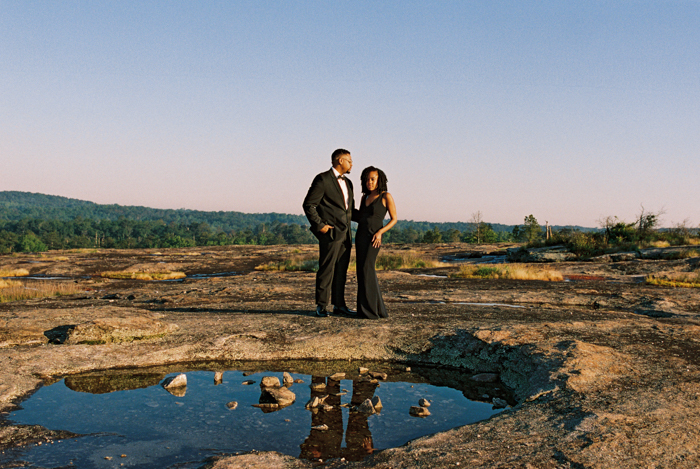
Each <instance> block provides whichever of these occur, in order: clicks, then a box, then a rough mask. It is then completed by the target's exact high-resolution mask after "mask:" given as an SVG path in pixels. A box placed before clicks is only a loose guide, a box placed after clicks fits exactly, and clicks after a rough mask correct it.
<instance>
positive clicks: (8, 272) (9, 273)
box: [0, 269, 29, 277]
mask: <svg viewBox="0 0 700 469" xmlns="http://www.w3.org/2000/svg"><path fill="white" fill-rule="evenodd" d="M27 275H29V271H28V270H27V269H0V277H26V276H27Z"/></svg>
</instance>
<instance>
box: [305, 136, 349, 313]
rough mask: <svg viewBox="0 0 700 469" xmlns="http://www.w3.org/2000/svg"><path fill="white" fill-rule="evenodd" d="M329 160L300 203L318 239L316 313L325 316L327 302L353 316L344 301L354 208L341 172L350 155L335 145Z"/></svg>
mask: <svg viewBox="0 0 700 469" xmlns="http://www.w3.org/2000/svg"><path fill="white" fill-rule="evenodd" d="M331 164H332V168H331V169H330V170H328V171H326V172H324V173H321V174H318V175H317V176H316V177H315V178H314V180H313V182H312V183H311V187H310V188H309V192H308V193H307V194H306V198H304V205H303V207H304V213H305V214H306V218H308V220H309V223H311V232H312V233H313V234H314V236H316V238H318V243H319V256H318V273H317V274H316V316H319V317H326V316H328V307H329V305H330V304H332V305H333V308H334V309H333V311H334V312H336V313H337V312H341V313H345V314H348V315H351V316H354V315H355V314H357V313H356V312H354V311H351V310H350V309H348V307H347V305H346V303H345V281H346V278H347V273H348V265H349V264H350V251H351V249H352V238H351V234H350V222H351V220H352V212H353V210H354V209H355V199H354V194H353V191H352V182H350V180H349V179H347V178H346V177H345V175H346V174H350V170H351V169H352V156H351V155H350V152H349V151H347V150H343V149H342V148H339V149H338V150H336V151H334V152H333V154H332V155H331Z"/></svg>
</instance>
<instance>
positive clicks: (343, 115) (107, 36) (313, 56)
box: [0, 0, 700, 227]
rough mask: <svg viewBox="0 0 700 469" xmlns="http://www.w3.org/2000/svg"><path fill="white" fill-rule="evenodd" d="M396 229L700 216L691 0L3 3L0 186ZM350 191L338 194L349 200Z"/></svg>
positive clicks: (698, 80)
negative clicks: (388, 217) (380, 191)
mask: <svg viewBox="0 0 700 469" xmlns="http://www.w3.org/2000/svg"><path fill="white" fill-rule="evenodd" d="M336 148H346V149H348V150H349V151H350V152H351V153H352V157H353V161H354V165H355V166H354V168H353V170H352V172H351V174H350V179H351V180H352V181H353V183H354V185H355V187H356V190H357V192H358V193H359V187H360V181H359V176H360V173H361V171H362V169H363V168H364V167H367V166H370V165H372V166H376V167H379V168H381V169H382V170H384V172H385V173H386V174H387V176H388V179H389V184H388V186H389V191H390V192H391V193H392V195H393V196H394V199H395V201H396V205H397V212H398V217H399V219H405V220H416V221H430V222H457V221H464V222H466V221H470V220H471V219H472V218H473V215H474V214H475V213H477V212H481V214H482V218H483V220H484V221H486V222H491V223H504V224H518V223H522V222H523V219H524V217H526V216H527V215H530V214H532V215H534V216H535V218H537V220H538V221H539V222H540V223H541V224H544V222H545V221H546V222H549V223H550V224H553V225H567V224H570V225H582V226H587V227H594V226H599V223H598V221H599V220H601V219H602V218H604V217H608V216H617V217H619V218H620V219H622V220H625V221H628V222H631V221H633V220H634V219H635V217H637V215H638V214H639V213H640V211H641V210H644V211H646V212H663V215H662V216H661V220H662V224H663V225H664V226H673V225H675V224H677V223H683V222H685V223H686V224H687V225H688V226H692V227H695V226H697V225H698V224H699V223H700V204H699V203H698V200H699V199H700V184H698V180H699V175H700V1H698V0H693V1H672V0H669V1H634V0H619V1H596V0H586V1H575V0H572V1H565V2H562V1H560V0H556V1H548V0H544V1H524V0H517V1H499V0H483V1H481V0H470V1H466V0H464V1H450V0H440V1H411V0H396V1H390V0H388V1H381V2H377V1H362V0H356V1H343V0H336V1H265V0H253V1H221V2H217V1H205V2H191V1H177V0H168V1H165V0H163V1H148V0H138V1H127V0H120V1H99V2H95V1H84V2H83V1H71V0H66V1H60V2H54V1H36V2H29V1H8V0H0V162H1V163H2V166H1V169H0V190H15V191H27V192H39V193H43V194H52V195H60V196H64V197H71V198H77V199H82V200H89V201H93V202H97V203H102V204H120V205H140V206H147V207H154V208H175V209H177V208H186V209H195V210H207V211H219V210H223V211H239V212H247V213H258V212H278V213H291V214H301V213H302V208H301V204H302V201H303V199H304V196H305V195H306V191H307V190H308V188H309V185H310V183H311V181H312V179H313V177H314V176H315V175H316V174H317V173H320V172H322V171H326V170H328V169H329V168H330V155H331V153H332V152H333V150H335V149H336ZM358 201H359V196H356V202H358Z"/></svg>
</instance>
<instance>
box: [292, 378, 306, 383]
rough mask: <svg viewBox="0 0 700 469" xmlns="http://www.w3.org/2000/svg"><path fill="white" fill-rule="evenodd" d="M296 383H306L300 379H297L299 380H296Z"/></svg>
mask: <svg viewBox="0 0 700 469" xmlns="http://www.w3.org/2000/svg"><path fill="white" fill-rule="evenodd" d="M294 382H295V383H303V382H304V380H303V379H299V378H297V379H295V380H294Z"/></svg>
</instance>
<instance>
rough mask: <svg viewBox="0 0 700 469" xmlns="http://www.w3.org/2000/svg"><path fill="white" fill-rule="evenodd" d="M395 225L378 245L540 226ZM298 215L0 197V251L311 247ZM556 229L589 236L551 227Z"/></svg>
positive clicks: (500, 237)
mask: <svg viewBox="0 0 700 469" xmlns="http://www.w3.org/2000/svg"><path fill="white" fill-rule="evenodd" d="M477 214H478V217H474V215H472V221H470V222H457V223H430V222H416V221H411V220H401V221H400V222H399V224H397V226H396V227H395V228H394V229H392V230H391V231H389V232H388V233H387V234H386V235H385V236H384V242H385V243H442V242H468V243H495V242H512V241H531V240H532V237H533V236H534V237H539V235H540V234H541V232H542V227H540V225H539V224H538V222H537V220H536V219H535V218H534V217H533V216H532V215H529V216H527V217H525V219H524V224H523V225H522V226H521V225H515V226H513V225H501V224H491V223H486V222H484V221H483V220H481V214H480V212H477ZM308 226H309V225H308V222H307V220H306V218H305V217H304V216H303V215H289V214H279V213H256V214H246V213H241V212H206V211H197V210H186V209H179V210H172V209H153V208H147V207H135V206H121V205H101V204H96V203H93V202H88V201H82V200H77V199H70V198H66V197H60V196H52V195H45V194H36V193H29V192H18V191H3V192H0V252H1V253H12V252H43V251H47V250H55V249H81V248H117V249H120V248H132V249H133V248H182V247H193V246H223V245H234V244H253V245H270V244H315V243H316V242H317V241H316V238H314V236H313V235H312V234H311V232H310V231H309V228H308ZM552 228H553V229H555V230H557V231H562V230H564V231H580V232H590V231H595V230H594V229H592V228H584V227H578V226H577V227H570V226H566V227H557V226H554V227H552Z"/></svg>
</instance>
